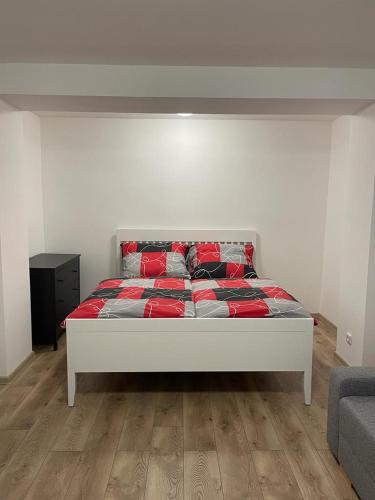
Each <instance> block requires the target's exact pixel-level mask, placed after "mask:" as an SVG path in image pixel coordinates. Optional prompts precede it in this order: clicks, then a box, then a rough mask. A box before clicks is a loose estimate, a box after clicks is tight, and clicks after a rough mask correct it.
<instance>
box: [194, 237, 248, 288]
mask: <svg viewBox="0 0 375 500" xmlns="http://www.w3.org/2000/svg"><path fill="white" fill-rule="evenodd" d="M253 255H254V246H253V245H252V243H246V244H244V245H242V244H231V243H195V244H194V245H192V246H191V248H190V250H189V253H188V262H189V270H190V273H191V276H192V278H195V279H200V278H205V279H216V278H257V274H256V272H255V269H254V264H253Z"/></svg>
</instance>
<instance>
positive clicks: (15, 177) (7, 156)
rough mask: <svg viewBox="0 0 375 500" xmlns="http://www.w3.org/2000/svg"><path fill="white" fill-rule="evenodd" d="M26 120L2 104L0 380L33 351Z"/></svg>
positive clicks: (0, 153)
mask: <svg viewBox="0 0 375 500" xmlns="http://www.w3.org/2000/svg"><path fill="white" fill-rule="evenodd" d="M23 141H24V129H23V116H22V113H20V112H16V111H14V110H13V109H12V108H10V107H9V106H7V105H6V104H5V103H2V102H1V101H0V179H1V182H0V259H1V260H0V268H1V269H0V287H1V291H0V348H1V351H2V352H1V354H0V376H1V377H3V376H8V375H9V374H10V373H11V372H12V371H13V370H14V369H15V368H16V367H17V366H18V365H19V364H20V363H21V362H22V361H23V360H24V359H25V358H26V357H27V356H28V355H29V354H30V352H31V324H30V285H29V264H28V259H29V243H28V223H27V215H26V214H27V210H28V206H27V197H26V196H25V189H24V187H25V185H24V178H23V173H24V164H23V159H24V157H23Z"/></svg>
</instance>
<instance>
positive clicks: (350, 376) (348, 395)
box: [327, 367, 375, 500]
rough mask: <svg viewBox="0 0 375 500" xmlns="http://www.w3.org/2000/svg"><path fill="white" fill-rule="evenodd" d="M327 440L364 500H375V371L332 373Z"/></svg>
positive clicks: (347, 369) (355, 370)
mask: <svg viewBox="0 0 375 500" xmlns="http://www.w3.org/2000/svg"><path fill="white" fill-rule="evenodd" d="M327 439H328V444H329V446H330V449H331V451H332V453H333V454H334V455H335V457H336V458H337V460H338V461H339V462H340V464H341V465H342V467H343V469H344V470H345V472H346V473H347V475H348V476H349V478H350V480H351V482H352V485H353V487H354V488H355V490H356V491H357V493H358V494H359V496H360V497H361V499H362V500H374V499H375V368H352V367H339V368H334V369H333V370H332V372H331V380H330V386H329V400H328V424H327Z"/></svg>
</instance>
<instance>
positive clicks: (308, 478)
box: [263, 392, 340, 500]
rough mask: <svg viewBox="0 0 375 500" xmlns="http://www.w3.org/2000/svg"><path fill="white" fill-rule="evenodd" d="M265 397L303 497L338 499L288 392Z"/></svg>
mask: <svg viewBox="0 0 375 500" xmlns="http://www.w3.org/2000/svg"><path fill="white" fill-rule="evenodd" d="M263 400H264V401H265V404H266V405H267V406H268V407H269V410H270V413H271V415H272V418H273V420H274V425H275V429H276V432H277V433H278V436H279V439H280V441H281V444H282V445H283V449H284V451H285V454H286V457H287V459H288V462H289V464H290V466H291V469H292V471H293V474H294V476H295V478H296V480H297V482H298V485H299V488H300V490H301V491H302V494H303V497H304V498H306V499H308V500H317V499H319V500H323V499H324V500H339V499H340V496H339V492H338V490H337V488H336V487H335V484H334V483H333V481H332V480H331V478H330V476H329V475H328V473H327V471H326V469H325V467H324V464H323V463H322V461H321V459H320V457H319V455H318V452H317V451H316V450H315V449H314V448H313V445H312V443H311V441H310V439H309V437H308V435H307V434H306V432H305V430H304V428H303V425H302V423H301V422H300V420H299V419H298V417H297V415H296V414H295V412H294V410H293V408H292V406H291V405H290V404H289V400H288V395H287V394H285V393H271V392H270V393H264V394H263Z"/></svg>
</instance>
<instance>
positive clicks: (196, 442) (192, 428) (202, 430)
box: [183, 391, 216, 451]
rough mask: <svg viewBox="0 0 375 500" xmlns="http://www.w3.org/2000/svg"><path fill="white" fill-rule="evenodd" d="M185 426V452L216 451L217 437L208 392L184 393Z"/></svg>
mask: <svg viewBox="0 0 375 500" xmlns="http://www.w3.org/2000/svg"><path fill="white" fill-rule="evenodd" d="M183 425H184V449H185V451H214V450H215V449H216V447H215V436H214V428H213V421H212V413H211V405H210V399H209V394H208V393H207V392H194V391H193V392H184V395H183Z"/></svg>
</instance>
